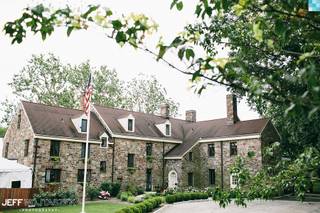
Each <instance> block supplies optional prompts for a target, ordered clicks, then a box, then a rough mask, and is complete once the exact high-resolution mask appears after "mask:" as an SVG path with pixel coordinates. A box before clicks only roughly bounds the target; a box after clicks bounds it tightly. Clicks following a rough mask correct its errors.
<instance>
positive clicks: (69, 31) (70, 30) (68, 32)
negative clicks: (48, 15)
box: [67, 26, 74, 36]
mask: <svg viewBox="0 0 320 213" xmlns="http://www.w3.org/2000/svg"><path fill="white" fill-rule="evenodd" d="M73 29H74V27H72V26H71V27H68V29H67V36H70V34H71V32H72V30H73Z"/></svg>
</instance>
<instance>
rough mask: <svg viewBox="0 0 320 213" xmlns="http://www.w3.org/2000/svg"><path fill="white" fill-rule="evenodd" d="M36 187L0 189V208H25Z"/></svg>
mask: <svg viewBox="0 0 320 213" xmlns="http://www.w3.org/2000/svg"><path fill="white" fill-rule="evenodd" d="M38 191H39V190H38V189H21V188H19V189H0V209H4V208H25V207H28V201H29V200H30V199H32V196H33V195H34V194H35V193H37V192H38Z"/></svg>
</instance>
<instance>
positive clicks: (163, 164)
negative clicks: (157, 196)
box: [162, 143, 165, 189]
mask: <svg viewBox="0 0 320 213" xmlns="http://www.w3.org/2000/svg"><path fill="white" fill-rule="evenodd" d="M164 169H165V159H164V143H162V189H164Z"/></svg>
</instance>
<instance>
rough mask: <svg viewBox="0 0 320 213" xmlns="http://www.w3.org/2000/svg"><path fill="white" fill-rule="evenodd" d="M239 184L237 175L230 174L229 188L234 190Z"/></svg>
mask: <svg viewBox="0 0 320 213" xmlns="http://www.w3.org/2000/svg"><path fill="white" fill-rule="evenodd" d="M238 184H239V178H238V175H237V174H231V175H230V188H232V189H234V188H236V187H237V186H238Z"/></svg>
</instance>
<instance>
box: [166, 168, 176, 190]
mask: <svg viewBox="0 0 320 213" xmlns="http://www.w3.org/2000/svg"><path fill="white" fill-rule="evenodd" d="M168 182H169V186H168V187H169V188H175V187H177V186H178V176H177V172H176V171H174V170H171V171H170V172H169V174H168Z"/></svg>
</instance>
